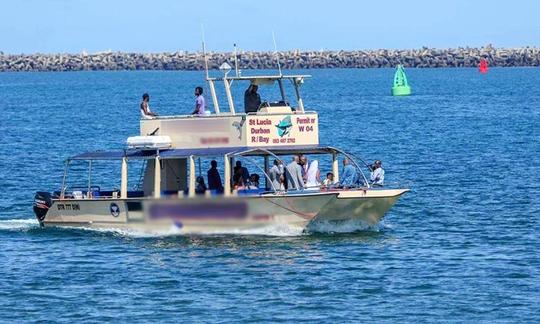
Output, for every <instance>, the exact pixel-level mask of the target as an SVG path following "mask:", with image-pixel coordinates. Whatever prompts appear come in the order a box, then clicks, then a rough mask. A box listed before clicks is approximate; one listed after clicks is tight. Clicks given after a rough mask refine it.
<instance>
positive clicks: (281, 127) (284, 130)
mask: <svg viewBox="0 0 540 324" xmlns="http://www.w3.org/2000/svg"><path fill="white" fill-rule="evenodd" d="M276 127H277V130H278V135H279V137H283V136H285V135H290V134H291V128H292V122H291V116H287V117H285V118H283V119H282V120H280V121H279V123H278V124H277V125H276Z"/></svg>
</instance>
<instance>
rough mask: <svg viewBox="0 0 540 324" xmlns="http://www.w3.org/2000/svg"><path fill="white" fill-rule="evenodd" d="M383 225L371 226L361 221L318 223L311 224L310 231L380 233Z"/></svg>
mask: <svg viewBox="0 0 540 324" xmlns="http://www.w3.org/2000/svg"><path fill="white" fill-rule="evenodd" d="M383 227H384V226H383V224H382V223H381V224H377V225H369V224H366V223H365V222H363V221H361V220H359V219H351V220H345V221H317V222H314V223H311V224H310V226H309V228H308V230H309V231H310V232H312V233H354V232H359V231H375V232H378V231H379V230H380V229H381V228H383Z"/></svg>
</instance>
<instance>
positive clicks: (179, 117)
mask: <svg viewBox="0 0 540 324" xmlns="http://www.w3.org/2000/svg"><path fill="white" fill-rule="evenodd" d="M316 113H317V112H316V111H315V110H305V111H298V110H293V111H291V112H288V113H283V112H249V113H234V114H233V113H231V112H220V113H210V114H206V115H162V116H156V117H153V118H149V119H141V120H142V121H146V120H148V121H150V120H169V119H195V120H196V119H199V118H216V117H242V116H272V115H284V114H293V115H307V114H316Z"/></svg>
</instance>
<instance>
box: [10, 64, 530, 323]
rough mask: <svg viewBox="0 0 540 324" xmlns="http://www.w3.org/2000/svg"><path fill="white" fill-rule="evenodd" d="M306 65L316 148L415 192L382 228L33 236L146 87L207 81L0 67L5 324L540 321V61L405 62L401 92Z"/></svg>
mask: <svg viewBox="0 0 540 324" xmlns="http://www.w3.org/2000/svg"><path fill="white" fill-rule="evenodd" d="M301 72H306V73H310V74H312V75H313V79H312V80H310V81H308V82H306V83H305V84H304V85H303V93H304V96H305V103H306V107H307V108H308V109H314V110H317V111H318V112H319V113H320V128H321V142H323V143H325V144H332V145H335V146H340V147H343V148H345V149H347V150H349V151H351V152H353V153H355V154H357V155H359V156H362V157H364V158H366V159H367V160H373V159H381V160H382V161H383V164H384V166H385V169H386V177H387V181H390V182H400V183H402V184H405V185H408V186H410V187H411V188H412V191H411V192H410V193H408V194H407V195H406V196H404V197H403V199H401V200H400V201H399V202H398V204H397V205H396V206H395V207H394V208H393V209H392V210H391V211H390V212H389V213H388V214H387V216H386V218H385V220H384V222H383V223H382V224H381V226H379V227H378V228H377V229H369V230H365V229H364V230H363V229H356V228H350V230H352V232H351V233H342V234H336V233H332V232H333V231H334V230H338V229H332V228H327V229H323V233H316V234H309V235H302V234H300V233H290V232H288V231H287V230H286V229H280V228H275V229H269V230H268V231H266V232H262V233H249V235H248V234H246V233H243V235H241V234H234V233H231V234H227V235H207V236H179V235H163V236H147V235H138V234H136V233H127V232H107V231H88V230H65V229H40V228H39V227H38V225H37V222H36V221H35V220H34V218H33V214H32V210H31V204H32V199H33V194H34V192H35V191H37V190H51V189H55V188H58V187H59V186H60V181H61V176H62V171H63V161H64V159H65V158H67V157H68V156H70V155H73V154H76V153H80V152H82V151H86V150H96V149H105V148H119V147H121V146H122V144H123V143H124V141H125V138H126V137H127V136H129V135H133V134H136V133H137V131H138V119H139V111H138V103H139V99H140V96H141V94H142V93H143V92H149V93H150V95H151V107H152V109H153V110H155V111H158V112H159V113H161V114H181V113H188V112H190V111H191V110H192V108H193V100H194V99H193V88H194V86H196V85H202V84H203V74H202V73H200V72H73V73H67V72H66V73H3V74H0V94H1V95H0V111H1V114H0V134H1V137H0V157H1V159H0V184H1V188H2V194H1V195H0V321H2V322H13V321H43V322H49V321H52V322H57V321H58V322H73V321H85V322H100V321H111V322H157V321H160V322H224V321H227V322H229V321H232V322H255V321H276V322H293V321H294V322H296V321H306V322H367V321H376V322H503V323H508V322H536V323H537V322H539V321H540V256H539V255H540V254H539V252H538V251H539V250H540V235H539V234H540V222H539V217H540V202H539V194H540V158H539V157H540V86H539V85H540V69H538V68H508V69H499V68H493V69H490V71H489V73H488V74H487V75H481V74H479V73H478V71H477V70H476V69H410V70H408V71H407V73H408V77H409V80H410V82H411V83H412V87H413V93H414V94H413V95H412V96H410V97H402V98H395V97H392V96H390V95H389V94H390V87H391V82H392V77H393V71H392V70H389V69H365V70H356V69H350V70H310V71H301ZM242 90H243V89H239V90H237V93H238V94H241V92H242ZM262 91H263V89H261V92H262ZM262 96H263V98H265V96H270V94H268V93H267V94H265V93H262ZM207 99H208V98H207ZM208 101H210V100H208ZM222 109H225V110H226V105H225V102H222ZM339 230H343V229H339ZM255 234H258V235H255Z"/></svg>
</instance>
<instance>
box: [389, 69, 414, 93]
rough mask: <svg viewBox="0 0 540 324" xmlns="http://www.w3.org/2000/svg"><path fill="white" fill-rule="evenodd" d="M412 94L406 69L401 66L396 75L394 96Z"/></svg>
mask: <svg viewBox="0 0 540 324" xmlns="http://www.w3.org/2000/svg"><path fill="white" fill-rule="evenodd" d="M410 94H411V86H410V85H409V83H408V81H407V76H406V75H405V69H404V68H403V65H401V64H399V65H398V66H397V69H396V73H395V74H394V86H393V87H392V95H393V96H408V95H410Z"/></svg>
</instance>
